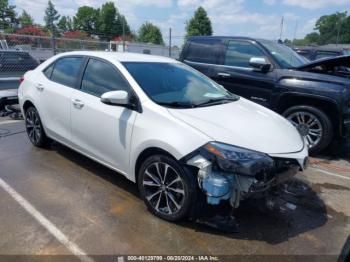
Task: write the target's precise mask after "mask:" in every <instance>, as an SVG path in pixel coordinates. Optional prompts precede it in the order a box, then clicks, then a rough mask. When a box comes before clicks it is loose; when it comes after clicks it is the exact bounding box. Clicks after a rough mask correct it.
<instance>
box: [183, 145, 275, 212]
mask: <svg viewBox="0 0 350 262" xmlns="http://www.w3.org/2000/svg"><path fill="white" fill-rule="evenodd" d="M187 164H188V165H191V166H195V167H197V168H198V184H199V187H200V188H201V189H202V190H203V192H205V194H206V196H207V202H208V203H209V204H211V205H217V204H219V203H220V201H221V200H229V201H230V204H231V205H232V206H233V207H238V206H239V202H240V200H241V199H242V197H243V196H244V195H246V194H247V193H249V192H252V189H253V188H259V191H264V190H266V189H268V188H269V187H270V186H271V185H270V182H271V181H273V180H274V175H275V168H276V162H275V161H274V159H272V158H271V157H270V156H269V155H267V154H264V153H261V152H257V151H253V150H249V149H245V148H241V147H237V146H233V145H228V144H224V143H219V142H210V143H208V144H206V145H204V146H203V147H201V148H200V149H199V150H197V151H196V154H194V155H192V158H190V159H189V160H188V161H187ZM257 186H258V187H257Z"/></svg>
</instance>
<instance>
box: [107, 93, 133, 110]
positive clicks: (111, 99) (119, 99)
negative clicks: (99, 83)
mask: <svg viewBox="0 0 350 262" xmlns="http://www.w3.org/2000/svg"><path fill="white" fill-rule="evenodd" d="M101 102H102V103H104V104H107V105H116V106H125V107H128V106H129V105H130V100H129V94H128V93H127V92H126V91H123V90H118V91H110V92H107V93H104V94H103V95H102V96H101Z"/></svg>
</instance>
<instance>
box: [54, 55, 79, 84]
mask: <svg viewBox="0 0 350 262" xmlns="http://www.w3.org/2000/svg"><path fill="white" fill-rule="evenodd" d="M82 63H83V58H82V57H64V58H61V59H59V60H57V61H56V63H55V66H54V68H53V72H52V74H51V80H52V81H54V82H57V83H59V84H62V85H65V86H69V87H73V88H74V87H75V84H76V81H77V78H78V74H79V70H80V67H81V65H82Z"/></svg>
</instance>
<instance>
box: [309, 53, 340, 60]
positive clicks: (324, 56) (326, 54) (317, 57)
mask: <svg viewBox="0 0 350 262" xmlns="http://www.w3.org/2000/svg"><path fill="white" fill-rule="evenodd" d="M340 55H341V53H339V52H329V51H317V53H316V57H315V60H318V59H322V58H327V57H335V56H340Z"/></svg>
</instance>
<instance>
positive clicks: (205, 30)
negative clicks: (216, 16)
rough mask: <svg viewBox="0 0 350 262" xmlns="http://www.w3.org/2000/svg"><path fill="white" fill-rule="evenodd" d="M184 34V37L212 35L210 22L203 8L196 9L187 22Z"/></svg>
mask: <svg viewBox="0 0 350 262" xmlns="http://www.w3.org/2000/svg"><path fill="white" fill-rule="evenodd" d="M186 32H187V33H186V37H189V36H198V35H212V34H213V29H212V26H211V21H210V19H209V17H208V15H207V12H206V11H205V10H204V8H203V7H198V9H197V10H196V12H195V13H194V16H193V17H192V18H191V19H190V20H189V21H187V25H186Z"/></svg>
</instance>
